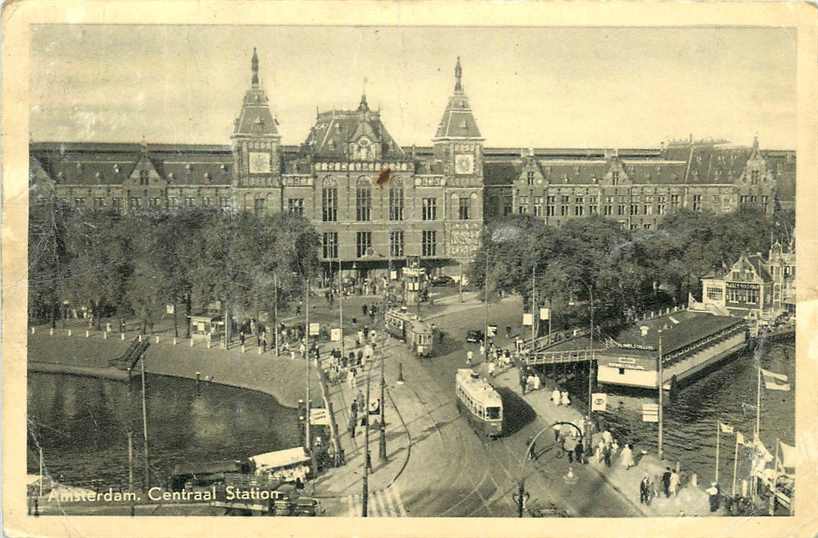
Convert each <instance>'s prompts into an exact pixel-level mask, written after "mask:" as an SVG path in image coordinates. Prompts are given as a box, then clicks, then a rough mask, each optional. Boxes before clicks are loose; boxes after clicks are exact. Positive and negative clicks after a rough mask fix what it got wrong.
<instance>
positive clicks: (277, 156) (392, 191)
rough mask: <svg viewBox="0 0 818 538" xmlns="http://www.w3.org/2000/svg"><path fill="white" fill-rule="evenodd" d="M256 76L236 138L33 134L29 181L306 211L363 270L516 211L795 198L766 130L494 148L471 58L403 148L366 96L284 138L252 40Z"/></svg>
mask: <svg viewBox="0 0 818 538" xmlns="http://www.w3.org/2000/svg"><path fill="white" fill-rule="evenodd" d="M250 75H251V76H250V87H249V88H248V89H247V91H246V93H245V95H244V98H243V100H242V103H241V107H240V109H239V114H238V116H237V117H236V119H235V121H234V125H233V129H232V134H231V137H230V144H229V145H187V144H147V143H141V144H116V143H92V142H88V143H86V142H81V143H76V142H75V143H62V142H32V143H31V145H30V181H31V183H32V185H33V186H34V185H36V186H38V188H40V189H41V192H52V193H53V194H54V195H55V196H56V197H57V198H58V199H59V200H62V201H63V202H65V203H67V204H70V205H72V206H76V207H78V208H81V209H82V208H85V209H89V210H91V209H97V210H114V211H118V212H121V213H128V212H135V211H144V210H167V211H181V210H184V209H186V208H194V207H195V208H212V209H220V210H225V211H237V210H238V211H249V212H253V213H254V214H256V215H259V216H262V215H271V214H273V213H276V212H290V213H296V214H300V215H303V216H304V217H305V218H306V219H308V220H309V221H310V222H311V223H313V224H314V225H315V227H316V229H317V230H318V232H319V234H320V236H321V249H320V257H321V260H322V262H323V265H324V268H325V271H326V272H327V274H332V273H334V272H335V271H337V270H338V268H341V269H342V270H343V271H344V272H347V271H353V272H355V273H357V274H358V275H361V274H363V275H368V274H369V273H370V272H372V271H373V270H374V271H375V272H376V273H381V272H383V271H385V270H386V269H387V268H390V267H392V268H399V267H402V266H405V265H406V264H407V263H408V260H410V259H412V260H419V262H420V263H421V264H422V265H424V266H426V267H427V268H430V269H432V270H435V271H437V270H441V271H444V272H446V273H449V274H452V275H456V274H458V273H459V272H460V271H462V270H463V266H464V265H467V264H468V263H469V262H470V261H471V260H472V258H473V256H474V254H475V252H476V250H477V248H478V247H479V243H480V233H481V230H482V228H483V225H484V223H485V222H486V221H487V220H490V219H492V218H496V217H502V216H504V215H511V214H531V215H534V216H537V217H540V218H542V219H543V220H545V221H546V222H547V223H549V224H554V225H560V224H561V223H563V222H565V221H566V220H568V219H571V218H580V217H583V216H588V215H603V216H606V217H610V218H612V219H614V220H616V221H618V222H619V223H620V225H622V226H623V227H625V228H628V229H650V228H653V227H655V226H656V225H657V224H658V223H659V222H660V221H661V218H662V216H663V215H665V214H667V213H668V212H669V211H671V210H672V209H674V208H677V207H690V208H692V209H694V210H714V211H733V210H735V209H737V208H739V207H741V206H757V207H760V208H762V209H764V210H765V211H767V212H772V211H773V210H774V207H775V204H776V203H782V204H787V203H788V201H787V200H783V201H781V200H780V196H779V193H780V192H785V193H790V194H791V195H792V197H794V188H792V185H794V176H795V158H794V153H793V152H777V153H776V152H763V151H761V150H760V149H759V146H758V142H757V141H756V143H755V144H754V145H753V147H752V148H730V149H725V148H723V147H722V145H721V144H720V143H718V142H713V141H710V142H694V141H693V140H692V139H691V140H689V141H687V142H684V143H683V142H677V143H671V144H668V145H667V146H666V147H664V146H663V147H661V148H648V149H623V150H619V151H614V150H603V149H570V150H566V149H542V148H541V149H527V150H526V149H523V150H521V149H510V148H491V147H488V148H487V147H484V138H483V136H482V134H481V132H480V129H479V128H478V126H477V122H476V120H475V114H474V112H473V111H472V109H471V106H470V103H469V99H468V96H467V95H466V92H465V90H464V84H463V69H462V67H461V64H460V60H459V58H458V60H457V63H456V65H455V69H454V79H455V80H454V82H455V83H454V89H453V91H452V93H451V94H450V96H449V99H448V104H447V106H446V108H445V110H444V111H443V113H442V117H441V121H440V124H439V126H438V128H437V131H436V132H435V133H434V134H433V136H432V137H431V139H430V141H431V145H429V146H423V147H416V146H402V145H400V144H399V143H398V142H397V141H396V140H395V139H394V138H393V137H392V136H391V135H390V133H389V131H388V130H387V128H386V125H385V123H384V121H383V118H382V115H381V111H380V110H373V109H371V108H370V107H369V104H368V102H367V98H366V95H363V96H362V97H361V100H360V102H359V104H358V106H357V107H356V108H354V109H349V110H329V111H325V112H320V113H317V114H316V120H315V123H314V125H313V126H312V128H311V129H310V131H309V133H308V135H307V137H306V139H305V141H304V143H302V144H300V145H284V144H281V134H280V130H279V127H280V126H279V123H278V121H277V119H276V118H275V117H274V116H273V114H272V112H271V110H270V103H269V99H268V97H267V95H266V92H265V90H264V88H263V87H262V85H261V83H260V77H259V60H258V56H257V54H256V51H255V50H254V51H253V56H252V59H251V73H250ZM430 134H432V133H430ZM780 185H784V188H780V187H779V186H780Z"/></svg>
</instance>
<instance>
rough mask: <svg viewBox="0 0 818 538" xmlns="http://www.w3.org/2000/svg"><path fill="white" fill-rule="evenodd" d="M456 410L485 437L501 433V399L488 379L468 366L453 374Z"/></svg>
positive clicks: (496, 435) (497, 435)
mask: <svg viewBox="0 0 818 538" xmlns="http://www.w3.org/2000/svg"><path fill="white" fill-rule="evenodd" d="M455 391H456V393H457V410H458V411H459V412H460V414H464V413H465V415H466V418H467V419H468V421H469V423H470V424H471V426H472V428H474V430H475V431H476V432H477V433H478V434H480V435H485V436H487V437H499V436H500V435H502V434H503V400H502V399H501V398H500V394H499V393H498V392H497V391H496V390H495V389H494V387H492V386H491V385H490V384H489V382H488V381H486V380H485V379H482V378H481V377H480V375H479V374H477V373H475V372H474V371H472V370H471V369H470V368H461V369H459V370H458V371H457V374H456V376H455Z"/></svg>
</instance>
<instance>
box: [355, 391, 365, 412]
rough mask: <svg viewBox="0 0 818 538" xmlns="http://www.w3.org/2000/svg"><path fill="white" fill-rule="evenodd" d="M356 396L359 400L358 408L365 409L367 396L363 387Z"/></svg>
mask: <svg viewBox="0 0 818 538" xmlns="http://www.w3.org/2000/svg"><path fill="white" fill-rule="evenodd" d="M355 398H356V399H357V400H358V409H364V405H365V404H366V398H365V397H364V393H363V391H362V390H361V389H358V394H357V396H355Z"/></svg>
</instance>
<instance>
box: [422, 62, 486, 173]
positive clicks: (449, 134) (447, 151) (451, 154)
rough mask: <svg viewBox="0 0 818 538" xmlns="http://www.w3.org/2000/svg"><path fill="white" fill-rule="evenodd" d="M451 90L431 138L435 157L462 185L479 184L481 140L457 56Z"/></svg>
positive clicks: (444, 170)
mask: <svg viewBox="0 0 818 538" xmlns="http://www.w3.org/2000/svg"><path fill="white" fill-rule="evenodd" d="M454 78H455V84H454V93H453V94H452V96H451V97H449V104H448V105H447V106H446V111H445V112H443V118H442V119H441V120H440V125H439V126H438V128H437V133H436V134H435V137H434V138H433V139H432V142H433V143H434V155H435V160H437V161H438V162H440V163H441V164H442V166H443V174H444V175H445V176H446V177H447V178H452V179H454V181H453V182H450V181H448V180H447V182H449V183H456V184H460V185H463V186H466V185H469V186H471V185H472V184H474V186H482V184H483V140H484V138H483V137H482V136H481V135H480V129H478V127H477V122H476V121H474V115H473V114H472V110H471V106H470V105H469V98H468V97H466V94H465V92H464V91H463V68H462V67H461V66H460V57H458V58H457V64H456V65H455V67H454Z"/></svg>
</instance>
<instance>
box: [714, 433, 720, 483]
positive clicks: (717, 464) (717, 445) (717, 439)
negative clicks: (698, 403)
mask: <svg viewBox="0 0 818 538" xmlns="http://www.w3.org/2000/svg"><path fill="white" fill-rule="evenodd" d="M720 422H721V421H720V420H719V418H718V417H716V478H715V479H714V480H715V482H716V484H718V483H719V438H720V437H721V424H720Z"/></svg>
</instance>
